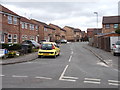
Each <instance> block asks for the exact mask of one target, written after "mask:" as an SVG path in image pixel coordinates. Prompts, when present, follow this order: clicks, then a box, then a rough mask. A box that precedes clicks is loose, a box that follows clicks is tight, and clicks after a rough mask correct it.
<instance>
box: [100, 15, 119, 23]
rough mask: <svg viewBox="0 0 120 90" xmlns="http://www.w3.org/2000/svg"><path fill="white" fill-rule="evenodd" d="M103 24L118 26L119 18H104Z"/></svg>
mask: <svg viewBox="0 0 120 90" xmlns="http://www.w3.org/2000/svg"><path fill="white" fill-rule="evenodd" d="M102 23H103V24H118V23H119V24H120V16H104V17H103V21H102Z"/></svg>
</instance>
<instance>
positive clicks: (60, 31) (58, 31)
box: [49, 24, 66, 40]
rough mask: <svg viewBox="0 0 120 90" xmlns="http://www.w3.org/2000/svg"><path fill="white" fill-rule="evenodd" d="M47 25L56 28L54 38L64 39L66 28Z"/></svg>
mask: <svg viewBox="0 0 120 90" xmlns="http://www.w3.org/2000/svg"><path fill="white" fill-rule="evenodd" d="M49 26H51V27H53V28H55V29H56V30H55V40H60V39H65V35H66V30H64V29H62V28H61V27H59V26H57V25H54V24H49Z"/></svg>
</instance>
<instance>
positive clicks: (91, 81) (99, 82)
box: [84, 81, 100, 84]
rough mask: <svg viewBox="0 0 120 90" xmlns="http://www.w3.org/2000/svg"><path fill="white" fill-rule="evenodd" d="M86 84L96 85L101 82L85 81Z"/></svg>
mask: <svg viewBox="0 0 120 90" xmlns="http://www.w3.org/2000/svg"><path fill="white" fill-rule="evenodd" d="M84 83H94V84H100V82H94V81H84Z"/></svg>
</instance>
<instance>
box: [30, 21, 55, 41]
mask: <svg viewBox="0 0 120 90" xmlns="http://www.w3.org/2000/svg"><path fill="white" fill-rule="evenodd" d="M32 21H33V22H34V23H36V24H38V25H39V32H38V33H39V35H40V38H39V41H40V40H46V41H55V35H54V33H55V28H53V27H51V26H49V25H47V24H46V23H43V22H40V21H37V20H34V19H32Z"/></svg>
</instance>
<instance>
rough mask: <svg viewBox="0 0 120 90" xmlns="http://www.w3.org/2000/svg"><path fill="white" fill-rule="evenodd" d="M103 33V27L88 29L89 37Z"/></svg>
mask: <svg viewBox="0 0 120 90" xmlns="http://www.w3.org/2000/svg"><path fill="white" fill-rule="evenodd" d="M99 33H102V28H88V29H87V36H88V38H92V37H93V36H94V35H97V34H99Z"/></svg>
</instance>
